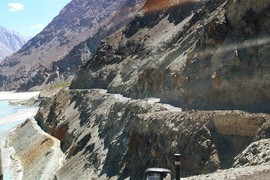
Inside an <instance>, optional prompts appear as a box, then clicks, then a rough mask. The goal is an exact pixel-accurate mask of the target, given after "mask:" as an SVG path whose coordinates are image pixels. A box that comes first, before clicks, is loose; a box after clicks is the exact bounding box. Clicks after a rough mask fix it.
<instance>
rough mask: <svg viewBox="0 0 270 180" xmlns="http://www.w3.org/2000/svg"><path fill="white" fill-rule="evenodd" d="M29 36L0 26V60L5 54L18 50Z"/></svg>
mask: <svg viewBox="0 0 270 180" xmlns="http://www.w3.org/2000/svg"><path fill="white" fill-rule="evenodd" d="M28 40H29V38H27V37H23V36H22V35H20V34H19V33H17V32H15V31H13V30H9V29H7V28H4V27H2V26H0V62H1V61H2V60H3V59H4V58H5V57H7V56H9V55H11V54H12V53H14V52H16V51H18V50H19V49H20V48H21V47H22V46H23V45H24V44H25V43H26V42H27V41H28Z"/></svg>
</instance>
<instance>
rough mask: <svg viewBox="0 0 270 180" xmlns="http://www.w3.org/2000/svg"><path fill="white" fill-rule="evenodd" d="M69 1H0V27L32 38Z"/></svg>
mask: <svg viewBox="0 0 270 180" xmlns="http://www.w3.org/2000/svg"><path fill="white" fill-rule="evenodd" d="M70 1H71V0H0V25H1V26H3V27H6V28H9V29H12V30H15V31H17V32H18V33H20V34H21V35H23V36H27V37H34V36H35V35H36V34H38V33H39V32H40V31H41V30H42V29H43V28H44V27H45V26H46V25H48V24H49V23H50V22H51V21H52V20H53V18H54V17H55V16H57V15H58V14H59V12H60V11H61V10H62V9H63V7H64V6H65V5H67V4H68V3H69V2H70Z"/></svg>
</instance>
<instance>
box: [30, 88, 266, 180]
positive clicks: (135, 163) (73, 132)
mask: <svg viewBox="0 0 270 180" xmlns="http://www.w3.org/2000/svg"><path fill="white" fill-rule="evenodd" d="M35 119H36V120H37V122H38V124H39V125H40V126H41V127H42V129H43V130H45V131H46V132H48V133H50V134H51V135H53V136H54V137H57V138H58V139H59V140H60V141H61V149H62V151H63V152H64V153H65V155H66V158H65V161H64V163H63V166H62V167H61V168H60V170H59V171H57V173H56V177H57V179H74V178H75V177H76V178H79V179H85V178H87V177H88V178H89V177H92V178H101V179H108V178H112V177H114V178H117V179H124V178H128V177H129V178H131V179H142V177H143V172H144V170H145V169H146V168H149V167H166V168H169V169H174V160H173V154H174V153H175V152H178V153H181V170H182V172H181V174H182V176H191V175H197V174H202V173H210V172H214V171H216V170H217V169H220V168H221V169H226V168H230V167H233V165H234V166H235V167H236V166H237V167H242V166H249V165H248V163H249V164H252V165H260V164H269V153H267V150H266V149H267V146H263V141H262V142H261V141H259V140H260V139H264V138H268V137H269V134H268V135H267V136H264V137H262V136H261V135H260V133H259V132H261V131H263V132H266V131H267V129H269V126H268V125H267V124H269V122H270V116H269V115H266V114H250V113H247V112H244V111H182V109H181V108H176V107H173V106H170V105H168V104H163V103H158V100H157V99H153V98H150V99H140V100H139V99H138V100H136V99H130V98H125V97H123V96H121V95H119V94H109V93H106V91H105V90H101V89H100V90H99V89H95V90H94V89H93V90H64V91H61V92H59V93H58V94H57V95H56V96H55V97H54V98H52V99H51V100H50V101H47V103H45V104H44V106H43V107H42V108H40V110H39V112H38V114H37V115H36V117H35ZM252 142H254V144H253V145H250V146H249V144H250V143H252ZM267 142H268V141H267ZM254 147H255V148H257V149H259V150H260V152H258V153H256V154H253V156H252V157H253V158H251V157H250V156H244V155H242V154H240V155H238V154H239V153H241V152H242V151H243V154H246V153H250V152H253V151H252V148H254ZM246 148H247V149H246ZM245 149H246V150H245ZM262 149H265V150H262ZM244 150H245V151H244ZM256 152H257V151H256ZM262 154H264V156H262ZM237 155H238V156H237ZM236 156H237V157H236ZM244 157H246V158H247V159H244V160H242V159H243V158H244ZM249 157H250V158H249ZM255 157H256V158H257V159H260V161H255V163H254V159H255ZM243 162H245V163H243Z"/></svg>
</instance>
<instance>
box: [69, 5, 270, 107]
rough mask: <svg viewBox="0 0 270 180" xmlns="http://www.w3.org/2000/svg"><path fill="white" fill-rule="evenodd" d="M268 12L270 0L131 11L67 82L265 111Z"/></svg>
mask: <svg viewBox="0 0 270 180" xmlns="http://www.w3.org/2000/svg"><path fill="white" fill-rule="evenodd" d="M180 2H181V1H180ZM240 7H241V8H240ZM269 12H270V9H269V1H260V2H259V3H257V1H256V2H255V1H252V0H249V1H225V0H219V1H199V2H197V1H194V2H193V1H188V2H186V1H185V3H183V4H181V5H179V6H175V7H174V8H169V9H165V10H163V11H155V13H151V14H150V15H145V16H140V17H137V18H136V19H134V21H133V22H132V23H130V24H129V25H128V26H127V27H126V28H125V29H123V30H122V31H120V32H118V33H116V34H114V35H113V36H111V37H109V38H107V39H106V40H105V41H104V42H103V43H102V44H101V46H100V47H99V48H98V50H97V53H96V54H95V56H94V57H93V58H91V59H89V61H88V62H87V63H86V65H85V66H84V67H83V68H82V69H81V70H80V71H79V73H78V74H77V78H75V79H74V80H73V82H72V85H71V88H106V89H108V90H109V92H113V93H123V94H124V95H125V96H128V97H135V98H138V97H139V98H142V97H152V96H153V97H159V98H161V100H162V101H163V102H167V103H170V104H175V105H178V106H185V107H191V108H192V107H193V108H200V109H227V108H229V109H244V110H246V109H248V110H250V111H261V112H262V111H269V109H264V108H265V107H269V102H270V99H269V98H270V95H269V88H268V87H269V80H268V79H269V72H270V71H269V69H268V68H269V61H268V60H267V59H268V56H269V55H268V49H269V26H268V23H267V22H268V15H269ZM236 17H237V18H236Z"/></svg>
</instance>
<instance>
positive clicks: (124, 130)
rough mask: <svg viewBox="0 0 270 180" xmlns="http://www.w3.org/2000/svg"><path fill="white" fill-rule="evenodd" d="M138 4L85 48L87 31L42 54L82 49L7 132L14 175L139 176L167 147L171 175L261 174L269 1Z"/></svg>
mask: <svg viewBox="0 0 270 180" xmlns="http://www.w3.org/2000/svg"><path fill="white" fill-rule="evenodd" d="M140 7H141V8H140V9H138V11H137V12H136V16H135V17H134V18H132V20H131V21H130V22H129V23H127V24H126V25H125V26H123V27H122V28H120V29H119V30H118V31H115V32H114V33H112V34H111V35H109V36H107V37H106V38H105V39H103V40H102V41H101V43H100V45H99V46H98V47H97V49H96V50H95V52H93V53H92V55H91V56H86V55H87V54H88V50H89V49H91V47H92V45H91V40H92V38H88V39H86V40H85V41H84V42H81V43H80V44H78V45H77V46H75V47H74V48H73V49H72V50H71V51H70V53H69V54H68V55H67V56H65V58H63V59H62V60H59V61H57V62H56V63H54V66H55V68H56V69H57V67H59V72H60V69H61V68H63V69H65V68H66V65H67V64H68V62H71V61H72V59H80V57H84V60H85V61H86V62H85V64H83V65H81V67H80V69H79V70H78V71H77V72H76V75H75V76H74V78H73V79H72V82H71V84H70V86H69V89H68V88H66V89H63V90H61V91H59V92H58V93H57V94H56V95H55V96H53V97H52V96H50V97H45V95H44V94H45V93H42V94H41V95H40V97H41V98H42V99H43V101H42V103H41V105H40V109H39V111H38V113H37V114H36V116H35V117H34V120H32V121H30V120H28V121H26V122H25V123H24V124H22V125H21V126H19V127H18V128H17V129H16V130H15V131H14V132H13V134H11V137H10V138H9V141H10V142H8V143H7V144H11V145H12V146H13V147H14V148H15V152H16V154H15V155H14V156H13V157H16V158H18V159H20V160H21V162H22V165H23V167H24V168H23V176H24V178H25V179H40V178H42V179H89V178H92V179H143V173H144V170H145V169H146V168H149V167H165V168H168V169H171V170H173V169H174V158H173V155H174V153H180V154H181V176H182V177H189V176H193V175H200V174H207V173H213V172H215V173H214V174H208V175H202V176H198V177H197V176H196V177H190V179H256V178H257V179H267V178H269V176H270V153H269V144H270V115H269V113H270V110H269V107H270V106H269V105H270V93H269V87H270V85H269V82H270V81H269V77H270V74H269V73H270V69H269V68H270V64H269V63H270V62H269V60H268V59H269V48H270V46H269V42H270V41H269V34H270V26H269V25H270V23H269V20H270V1H268V0H262V1H257V0H245V1H238V0H203V1H197V0H194V1H192V0H179V1H171V0H147V1H146V2H145V3H143V4H141V5H140ZM128 12H129V11H128ZM112 23H113V22H112ZM36 123H37V124H38V125H39V127H41V128H42V130H43V131H45V132H47V133H48V134H49V135H50V136H49V135H48V134H46V136H45V135H44V132H42V133H40V132H36V131H38V128H36ZM33 124H34V125H33ZM40 131H41V130H40ZM29 137H31V138H29ZM34 137H36V138H34ZM22 147H25V148H22ZM33 152H35V153H33ZM29 159H30V160H31V161H29ZM40 162H42V163H40ZM43 162H44V163H43ZM44 164H47V166H45V165H44ZM48 169H49V170H48ZM221 170H224V171H221ZM48 171H49V172H48ZM46 175H47V176H48V178H46V177H44V176H46Z"/></svg>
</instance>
